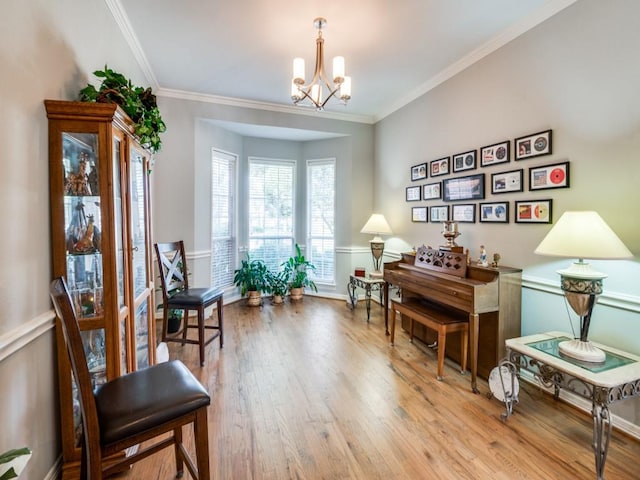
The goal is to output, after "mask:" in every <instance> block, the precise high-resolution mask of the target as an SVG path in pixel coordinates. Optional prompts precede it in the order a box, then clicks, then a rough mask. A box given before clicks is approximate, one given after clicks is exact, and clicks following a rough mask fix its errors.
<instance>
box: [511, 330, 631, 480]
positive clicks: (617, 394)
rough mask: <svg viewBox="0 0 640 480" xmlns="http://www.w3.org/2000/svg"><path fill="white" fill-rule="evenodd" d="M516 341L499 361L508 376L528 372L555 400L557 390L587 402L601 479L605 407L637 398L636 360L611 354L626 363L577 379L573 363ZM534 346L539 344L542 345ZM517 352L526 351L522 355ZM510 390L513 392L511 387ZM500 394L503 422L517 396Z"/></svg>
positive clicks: (607, 434) (608, 428) (607, 430)
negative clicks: (503, 398)
mask: <svg viewBox="0 0 640 480" xmlns="http://www.w3.org/2000/svg"><path fill="white" fill-rule="evenodd" d="M549 335H551V334H549ZM533 337H534V336H532V338H533ZM525 338H528V337H525ZM519 340H522V339H512V340H508V341H507V358H506V359H505V360H503V361H502V362H500V366H501V367H502V366H505V367H507V368H508V369H509V372H510V373H511V375H512V376H516V375H517V376H519V375H520V371H521V370H526V371H528V372H531V373H532V374H533V376H534V377H535V378H536V379H537V380H538V381H539V382H540V383H541V384H542V385H544V386H545V387H548V388H550V387H553V391H554V398H555V399H558V398H559V396H560V389H564V390H568V391H570V392H572V393H573V394H575V395H578V396H580V397H582V398H585V399H587V400H591V405H592V410H591V415H592V418H593V443H592V447H593V451H594V456H595V466H596V475H597V478H598V480H604V467H605V462H606V460H607V452H608V450H609V442H610V440H611V432H612V427H613V425H612V422H611V415H610V411H609V406H610V405H611V404H613V403H616V402H618V401H620V400H625V399H627V398H632V397H637V396H640V374H639V371H638V364H639V362H638V360H637V359H636V358H633V357H634V356H632V355H629V358H625V357H623V356H621V355H619V354H611V355H613V356H615V357H618V359H622V360H621V361H622V362H625V361H626V362H625V363H622V364H621V365H620V366H612V367H610V368H607V367H606V366H604V367H603V368H601V369H596V368H592V369H591V371H589V370H585V372H586V373H584V374H580V376H577V375H576V373H574V372H576V371H578V372H579V370H576V363H575V362H570V361H567V360H564V359H562V358H560V357H557V358H555V357H551V356H550V355H546V356H545V354H544V353H542V351H544V350H543V349H542V348H540V350H541V352H536V351H535V350H532V349H531V348H525V347H529V346H530V345H535V342H533V343H527V344H525V343H521V342H519ZM555 340H556V338H552V339H551V340H550V341H546V342H544V343H547V344H548V343H551V342H553V341H555ZM510 342H511V345H510ZM537 343H540V344H542V343H543V342H542V341H541V342H537ZM545 346H546V345H545ZM534 348H535V347H534ZM519 350H526V353H523V352H521V351H519ZM547 357H550V358H547ZM541 358H545V361H543V360H541ZM551 364H553V365H551ZM587 368H588V367H587ZM618 369H620V370H618ZM622 369H624V370H622ZM580 373H581V372H580ZM579 377H582V378H579ZM618 380H619V383H618ZM505 390H506V389H505ZM511 391H513V388H512V389H511ZM504 395H505V406H506V413H504V414H502V415H501V416H502V418H503V419H504V420H505V421H506V420H507V419H508V418H509V417H510V416H511V414H512V413H513V406H514V404H515V403H517V402H518V398H517V394H516V395H512V394H511V392H507V391H504Z"/></svg>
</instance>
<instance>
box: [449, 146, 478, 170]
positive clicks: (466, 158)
mask: <svg viewBox="0 0 640 480" xmlns="http://www.w3.org/2000/svg"><path fill="white" fill-rule="evenodd" d="M476 154H477V150H470V151H468V152H464V153H458V154H457V155H454V156H453V172H454V173H456V172H464V171H465V170H475V168H476Z"/></svg>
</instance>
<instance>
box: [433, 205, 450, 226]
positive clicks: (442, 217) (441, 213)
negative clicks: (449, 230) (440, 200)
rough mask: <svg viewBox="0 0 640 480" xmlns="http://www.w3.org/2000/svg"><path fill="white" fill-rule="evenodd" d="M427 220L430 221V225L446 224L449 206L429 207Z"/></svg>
mask: <svg viewBox="0 0 640 480" xmlns="http://www.w3.org/2000/svg"><path fill="white" fill-rule="evenodd" d="M429 220H431V222H432V223H438V222H446V221H447V220H449V205H438V206H435V207H430V208H429Z"/></svg>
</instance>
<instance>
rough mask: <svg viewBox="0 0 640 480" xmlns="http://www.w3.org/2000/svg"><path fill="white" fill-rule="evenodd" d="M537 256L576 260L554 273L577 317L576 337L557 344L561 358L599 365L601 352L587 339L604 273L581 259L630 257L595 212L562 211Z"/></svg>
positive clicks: (537, 250) (602, 355) (627, 251)
mask: <svg viewBox="0 0 640 480" xmlns="http://www.w3.org/2000/svg"><path fill="white" fill-rule="evenodd" d="M535 253H537V254H539V255H550V256H558V257H570V258H577V259H578V260H577V261H576V262H574V263H573V264H572V265H571V266H570V267H569V268H568V269H564V270H558V273H559V274H560V279H561V286H562V291H563V292H564V295H565V297H566V299H567V302H568V303H569V305H570V306H571V308H572V309H573V310H574V312H576V314H577V315H578V316H579V317H580V338H576V339H574V340H569V341H564V342H560V344H559V349H560V352H561V353H562V354H563V355H567V356H569V357H572V358H575V359H578V360H581V361H585V362H593V363H599V362H603V361H604V360H605V353H604V352H603V351H602V350H600V349H598V348H596V347H595V346H594V345H593V344H592V343H591V342H589V340H588V339H587V337H588V335H589V324H590V322H591V313H592V311H593V306H594V305H595V303H596V301H597V297H598V295H600V294H601V293H602V280H603V279H604V278H606V277H607V274H606V273H602V272H596V271H595V270H593V269H592V268H591V266H590V265H589V263H588V262H585V259H592V260H605V259H607V260H608V259H623V258H629V257H632V256H633V255H632V254H631V252H630V251H629V249H628V248H627V247H626V246H625V245H624V243H622V241H621V240H620V239H619V238H618V237H617V235H616V234H615V233H614V232H613V230H611V228H610V227H609V225H607V224H606V222H605V221H604V220H603V219H602V218H601V217H600V215H598V213H596V212H590V211H582V212H565V213H564V214H562V216H561V217H560V220H558V221H557V222H556V224H555V225H554V226H553V228H552V229H551V230H550V231H549V233H548V234H547V236H546V237H544V239H543V240H542V242H540V245H538V247H537V248H536V249H535Z"/></svg>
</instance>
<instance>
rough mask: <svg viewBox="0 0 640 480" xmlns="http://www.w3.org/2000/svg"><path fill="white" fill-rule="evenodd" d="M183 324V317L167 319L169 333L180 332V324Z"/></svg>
mask: <svg viewBox="0 0 640 480" xmlns="http://www.w3.org/2000/svg"><path fill="white" fill-rule="evenodd" d="M181 323H182V317H175V316H173V317H169V318H168V319H167V333H176V332H177V331H178V330H180V324H181Z"/></svg>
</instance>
